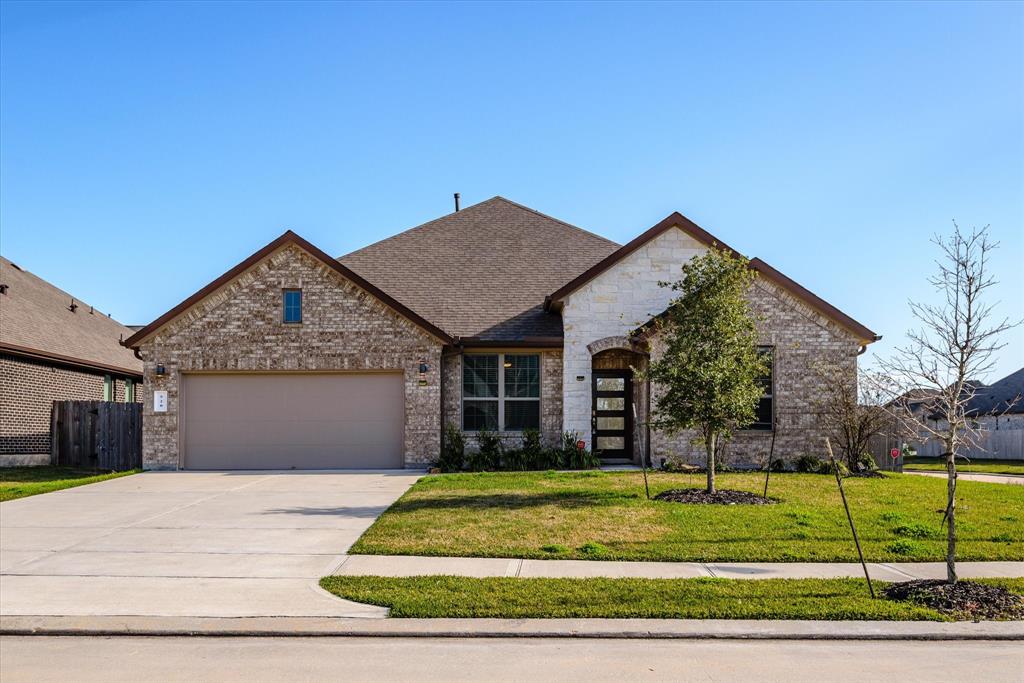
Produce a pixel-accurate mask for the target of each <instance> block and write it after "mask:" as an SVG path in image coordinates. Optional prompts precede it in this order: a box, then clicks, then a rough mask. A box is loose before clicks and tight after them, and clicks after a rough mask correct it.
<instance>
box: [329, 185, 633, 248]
mask: <svg viewBox="0 0 1024 683" xmlns="http://www.w3.org/2000/svg"><path fill="white" fill-rule="evenodd" d="M495 201H502V202H505V203H506V204H509V205H511V206H514V207H516V208H517V209H522V210H523V211H529V212H530V213H532V214H535V215H537V216H540V217H541V218H546V219H547V220H550V221H554V222H555V223H559V224H560V225H564V226H566V227H567V228H572V229H573V230H576V231H578V232H581V233H583V234H585V235H589V236H590V237H594V238H596V239H599V240H601V241H602V242H605V243H606V244H608V245H610V246H613V247H619V246H620V245H619V244H618V243H617V242H613V241H612V240H610V239H608V238H607V237H602V236H601V235H598V234H597V233H595V232H591V231H590V230H586V229H584V228H581V227H579V226H577V225H573V224H572V223H567V222H565V221H563V220H562V219H560V218H555V217H554V216H549V215H548V214H546V213H542V212H540V211H538V210H537V209H532V208H530V207H529V206H525V205H523V204H520V203H519V202H514V201H512V200H511V199H508V198H507V197H503V196H501V195H500V194H496V195H494V196H493V197H491V198H489V199H485V200H483V201H481V202H477V203H476V204H470V205H469V206H467V207H466V208H464V209H461V210H459V211H452V212H450V213H446V214H444V215H443V216H438V217H437V218H433V219H431V220H429V221H427V222H426V223H420V224H419V225H415V226H413V227H411V228H408V229H406V230H402V231H401V232H398V233H395V234H394V235H391V236H390V237H385V238H384V239H382V240H377V241H376V242H371V243H370V244H367V245H366V246H364V247H359V248H358V249H355V250H354V251H350V252H348V253H346V254H342V255H341V256H338V257H337V258H338V260H339V261H340V260H341V259H343V258H346V257H348V256H353V255H355V254H358V253H360V252H362V251H365V250H367V249H369V248H370V247H376V246H378V245H381V244H386V243H388V242H391V241H393V240H396V239H398V238H399V237H404V236H405V235H408V234H409V233H411V232H416V231H418V230H421V229H423V228H427V227H430V226H431V225H433V224H434V223H437V222H438V221H442V220H444V219H446V218H449V217H451V216H454V215H455V214H458V213H463V212H465V211H473V210H474V209H477V208H479V207H482V206H484V205H485V204H490V203H491V202H495Z"/></svg>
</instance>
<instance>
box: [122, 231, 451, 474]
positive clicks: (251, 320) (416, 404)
mask: <svg viewBox="0 0 1024 683" xmlns="http://www.w3.org/2000/svg"><path fill="white" fill-rule="evenodd" d="M288 288H301V289H302V292H303V303H302V305H303V322H302V323H301V324H297V325H296V324H284V323H282V322H281V290H282V289H288ZM441 348H442V343H441V342H440V340H438V339H436V338H435V337H434V336H432V335H430V334H429V333H427V332H426V331H424V330H423V329H422V328H420V327H419V326H418V325H416V324H415V323H413V322H411V321H410V320H408V319H407V318H405V317H404V316H402V315H400V314H398V313H397V312H395V311H394V310H392V309H391V308H389V307H388V306H386V305H385V304H383V303H382V302H380V301H379V300H378V299H376V298H375V297H373V296H372V295H371V294H369V293H367V292H365V291H363V290H362V289H360V288H359V287H357V286H356V285H354V284H352V283H351V282H349V281H348V280H346V279H345V278H343V277H342V276H341V275H340V274H338V273H337V272H336V271H334V270H332V269H331V268H330V267H329V266H327V265H326V264H325V263H323V262H322V261H320V260H319V259H317V258H314V257H313V256H311V255H310V254H308V253H307V252H306V251H304V250H303V249H301V248H299V247H298V246H295V245H286V246H284V247H282V248H280V249H278V250H277V251H275V252H273V253H272V254H270V255H269V256H267V257H266V258H264V259H262V260H261V261H260V262H258V263H257V264H255V265H254V266H252V267H251V268H249V269H248V270H247V271H245V272H244V273H242V274H241V275H239V276H238V277H237V278H235V279H233V280H232V281H231V282H229V283H227V284H225V285H224V286H223V287H221V288H220V289H219V290H217V291H216V292H214V293H212V294H211V295H209V296H208V297H206V298H205V299H203V300H202V301H200V302H199V303H197V304H196V305H195V306H193V307H192V308H190V309H189V310H187V311H185V312H184V313H182V314H181V315H180V316H179V317H178V318H176V319H174V320H172V321H171V322H169V323H168V324H166V325H165V326H164V327H162V328H160V329H159V330H158V331H157V332H156V333H155V334H154V335H153V336H151V337H149V338H148V339H146V340H145V341H144V342H143V343H142V344H141V346H140V348H139V352H140V354H141V355H142V357H143V358H144V359H145V379H146V400H145V406H144V408H143V420H144V423H145V429H144V433H143V466H144V467H145V468H146V469H175V468H177V467H179V466H180V463H181V458H180V456H181V454H180V453H179V447H178V443H179V440H178V434H179V432H178V428H179V424H178V416H179V399H180V396H179V386H180V379H181V374H182V373H189V372H203V371H221V372H224V371H228V372H233V371H237V372H273V371H293V372H294V371H345V370H351V371H367V370H400V371H402V372H403V375H404V378H405V415H406V417H405V434H404V440H403V441H404V451H405V452H404V459H405V464H406V466H407V467H415V466H423V465H424V464H426V463H429V462H431V461H433V460H435V459H436V458H437V456H438V454H439V452H440V435H441V419H440V418H441ZM421 362H425V363H426V364H427V366H428V371H427V372H426V373H425V374H422V375H421V374H420V372H419V366H420V363H421ZM157 364H160V365H163V366H164V368H165V371H166V374H164V375H163V376H158V375H156V366H157ZM421 381H422V382H423V383H422V384H421ZM155 390H164V391H167V392H168V410H167V412H161V413H155V412H154V411H153V401H152V396H153V391H155Z"/></svg>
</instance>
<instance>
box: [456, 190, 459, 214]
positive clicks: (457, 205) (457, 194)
mask: <svg viewBox="0 0 1024 683" xmlns="http://www.w3.org/2000/svg"><path fill="white" fill-rule="evenodd" d="M455 210H456V211H458V210H459V193H458V192H456V193H455Z"/></svg>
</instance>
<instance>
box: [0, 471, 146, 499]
mask: <svg viewBox="0 0 1024 683" xmlns="http://www.w3.org/2000/svg"><path fill="white" fill-rule="evenodd" d="M141 471H142V470H129V471H127V472H106V473H97V472H95V471H94V470H80V469H75V468H73V467H50V466H49V465H44V466H42V467H3V468H0V502H3V501H5V500H14V499H15V498H24V497H25V496H34V495H36V494H39V493H50V492H51V491H60V490H61V489H70V488H73V487H75V486H82V485H83V484H95V483H96V482H98V481H105V480H107V479H116V478H117V477H124V476H127V475H129V474H136V473H137V472H141Z"/></svg>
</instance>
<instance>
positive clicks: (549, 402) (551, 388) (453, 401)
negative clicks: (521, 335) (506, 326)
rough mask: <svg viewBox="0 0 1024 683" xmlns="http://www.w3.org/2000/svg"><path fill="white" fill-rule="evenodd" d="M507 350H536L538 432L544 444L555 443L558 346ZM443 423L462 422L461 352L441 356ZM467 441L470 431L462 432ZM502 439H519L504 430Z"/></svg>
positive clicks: (559, 412) (559, 377)
mask: <svg viewBox="0 0 1024 683" xmlns="http://www.w3.org/2000/svg"><path fill="white" fill-rule="evenodd" d="M500 352H501V351H500V350H495V351H492V350H490V349H486V350H485V349H481V350H480V351H479V353H500ZM508 353H538V354H540V434H541V440H542V441H543V442H544V443H545V444H546V445H551V446H554V445H557V444H558V443H559V442H560V441H561V438H562V350H561V349H543V350H537V351H530V350H529V349H509V350H508ZM443 382H444V389H443V394H444V424H453V425H456V426H459V427H461V426H462V355H461V354H453V355H448V356H445V358H444V372H443ZM466 438H467V443H469V444H472V443H473V442H474V440H475V437H474V434H473V433H472V432H467V433H466ZM502 438H503V441H504V442H505V443H506V444H507V445H508V446H509V447H517V446H518V445H519V443H520V441H521V439H522V435H521V434H520V433H519V432H505V433H503V434H502Z"/></svg>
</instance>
